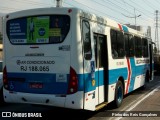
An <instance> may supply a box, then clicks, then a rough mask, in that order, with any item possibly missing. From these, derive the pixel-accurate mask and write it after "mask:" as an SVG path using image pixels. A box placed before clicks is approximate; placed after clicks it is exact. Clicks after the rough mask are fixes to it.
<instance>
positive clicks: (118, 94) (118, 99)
mask: <svg viewBox="0 0 160 120" xmlns="http://www.w3.org/2000/svg"><path fill="white" fill-rule="evenodd" d="M123 95H124V89H123V84H122V82H121V81H120V80H119V81H118V82H117V85H116V89H115V100H114V105H115V107H116V108H118V107H120V106H121V104H122V101H123Z"/></svg>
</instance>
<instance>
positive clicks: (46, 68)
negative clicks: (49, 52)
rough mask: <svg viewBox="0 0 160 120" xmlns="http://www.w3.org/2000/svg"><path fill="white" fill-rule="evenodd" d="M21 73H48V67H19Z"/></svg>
mask: <svg viewBox="0 0 160 120" xmlns="http://www.w3.org/2000/svg"><path fill="white" fill-rule="evenodd" d="M20 70H21V71H32V72H33V71H49V66H21V67H20Z"/></svg>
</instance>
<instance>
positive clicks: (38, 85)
mask: <svg viewBox="0 0 160 120" xmlns="http://www.w3.org/2000/svg"><path fill="white" fill-rule="evenodd" d="M29 86H30V88H36V89H42V88H43V84H42V83H30V84H29Z"/></svg>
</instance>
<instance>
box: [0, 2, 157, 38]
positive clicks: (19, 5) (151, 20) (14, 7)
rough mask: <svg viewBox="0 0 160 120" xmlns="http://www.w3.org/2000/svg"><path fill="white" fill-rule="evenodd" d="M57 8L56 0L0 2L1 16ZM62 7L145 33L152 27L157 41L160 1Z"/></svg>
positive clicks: (88, 3)
mask: <svg viewBox="0 0 160 120" xmlns="http://www.w3.org/2000/svg"><path fill="white" fill-rule="evenodd" d="M55 6H56V0H0V16H3V15H5V14H7V13H10V12H14V11H20V10H24V9H31V8H44V7H55ZM62 6H63V7H78V8H80V9H83V10H85V11H88V12H91V13H95V14H97V15H99V16H105V17H108V18H110V19H113V20H115V21H117V22H120V23H122V24H132V25H135V24H136V25H140V26H142V30H143V32H146V29H147V28H148V26H150V27H151V38H152V41H155V18H156V14H155V11H156V10H158V11H159V14H158V17H159V20H160V0H63V4H62ZM135 18H136V19H135ZM159 26H160V24H159ZM159 36H160V35H159ZM159 36H158V37H159Z"/></svg>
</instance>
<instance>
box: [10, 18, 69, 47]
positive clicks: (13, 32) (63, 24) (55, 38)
mask: <svg viewBox="0 0 160 120" xmlns="http://www.w3.org/2000/svg"><path fill="white" fill-rule="evenodd" d="M69 29H70V17H69V16H67V15H50V16H46V15H45V16H30V17H23V18H17V19H11V20H8V21H7V36H8V38H9V40H10V42H11V43H12V44H16V45H18V44H54V43H61V42H63V41H64V39H65V37H66V36H67V34H68V32H69Z"/></svg>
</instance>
